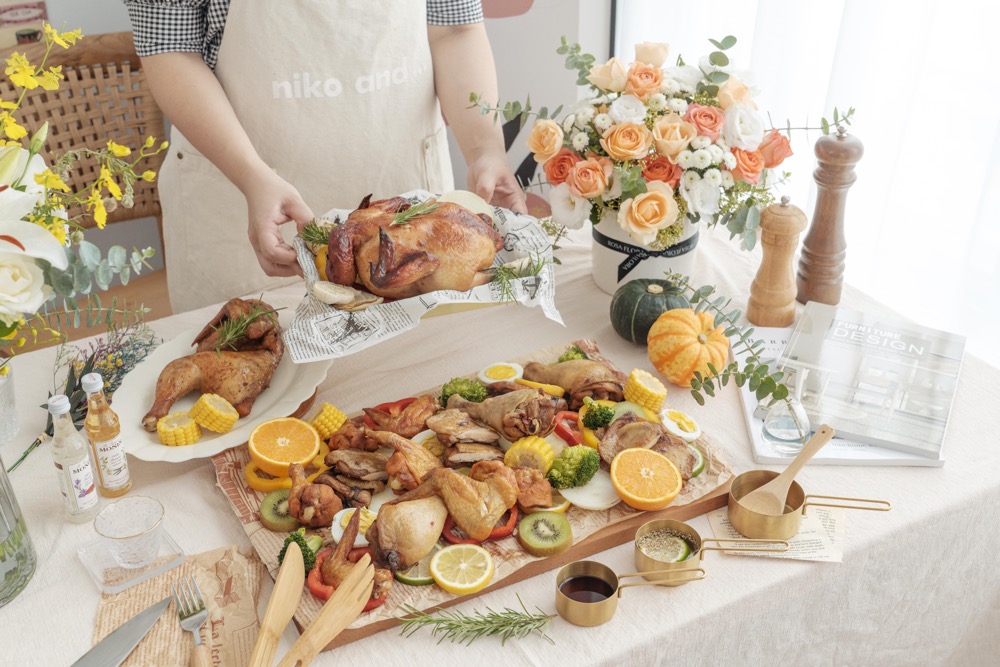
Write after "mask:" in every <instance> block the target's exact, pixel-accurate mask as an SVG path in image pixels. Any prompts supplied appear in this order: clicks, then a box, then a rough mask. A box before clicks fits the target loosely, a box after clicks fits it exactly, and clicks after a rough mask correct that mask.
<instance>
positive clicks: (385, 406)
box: [365, 396, 417, 429]
mask: <svg viewBox="0 0 1000 667" xmlns="http://www.w3.org/2000/svg"><path fill="white" fill-rule="evenodd" d="M415 400H417V397H416V396H411V397H410V398H401V399H399V400H398V401H392V402H389V403H380V404H379V405H376V406H375V407H374V408H372V409H373V410H381V411H382V412H388V413H389V414H390V415H392V416H393V417H395V416H396V415H398V414H399V413H401V412H402V411H403V409H404V408H405V407H406V406H408V405H409V404H410V403H412V402H413V401H415ZM365 426H367V427H368V428H372V429H373V428H375V422H373V421H372V419H371V417H369V416H368V415H365Z"/></svg>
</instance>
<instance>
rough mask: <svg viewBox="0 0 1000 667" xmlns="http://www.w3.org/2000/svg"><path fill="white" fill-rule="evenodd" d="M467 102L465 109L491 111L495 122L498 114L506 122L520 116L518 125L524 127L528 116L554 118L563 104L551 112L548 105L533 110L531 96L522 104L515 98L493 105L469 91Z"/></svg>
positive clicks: (483, 113) (485, 112) (482, 113)
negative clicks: (511, 100)
mask: <svg viewBox="0 0 1000 667" xmlns="http://www.w3.org/2000/svg"><path fill="white" fill-rule="evenodd" d="M469 102H470V103H471V104H469V106H468V107H466V108H467V109H479V113H480V114H481V115H483V116H485V115H487V114H489V113H491V112H492V114H493V121H494V122H496V121H497V119H498V118H499V116H500V115H501V114H502V115H503V119H504V121H506V122H508V123H509V122H510V121H512V120H514V119H515V118H520V122H521V124H520V127H524V124H525V123H526V122H527V121H528V117H529V116H537V117H538V118H539V119H541V120H544V119H546V118H555V117H556V116H558V115H559V113H560V112H561V111H562V108H563V105H561V104H560V105H559V106H558V107H556V108H555V109H553V110H552V111H551V112H550V111H549V108H548V107H542V108H541V109H539V110H538V111H533V110H532V108H531V96H528V99H526V100H525V101H524V104H523V105H522V104H521V102H519V101H517V100H515V101H513V102H504V104H503V106H501V105H500V102H497V103H496V104H495V105H494V104H490V103H489V102H487V101H486V100H484V99H483V97H482V96H481V95H480V94H479V93H471V94H470V95H469Z"/></svg>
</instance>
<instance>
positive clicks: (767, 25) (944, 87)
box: [615, 0, 1000, 366]
mask: <svg viewBox="0 0 1000 667" xmlns="http://www.w3.org/2000/svg"><path fill="white" fill-rule="evenodd" d="M616 18H617V21H616V26H617V28H616V35H615V55H617V56H618V57H619V58H622V59H623V60H625V61H626V62H631V61H632V60H633V58H634V50H633V46H634V45H635V43H637V42H641V41H657V42H667V43H668V44H670V46H671V55H670V59H669V60H670V61H671V63H672V62H673V60H674V59H676V57H677V55H678V54H680V55H683V56H684V59H685V61H686V62H688V63H692V64H694V63H696V62H697V60H698V58H699V57H700V56H702V55H707V54H708V53H709V52H710V51H712V50H714V47H712V46H711V44H709V42H708V41H707V40H708V38H713V39H716V40H720V39H721V38H722V37H723V36H725V35H734V36H735V37H736V38H737V39H738V42H737V44H736V46H735V47H733V49H731V50H730V51H729V52H728V54H729V55H730V58H731V60H732V67H733V69H734V71H735V72H739V71H740V70H749V71H750V72H751V73H752V74H753V77H752V82H753V83H754V85H755V86H756V87H757V88H759V91H760V92H759V95H758V96H757V97H756V100H757V102H758V104H759V106H760V109H761V110H762V112H765V113H769V114H770V119H771V121H772V122H773V124H774V126H775V127H779V128H782V127H784V126H785V125H786V120H787V121H790V122H791V125H792V127H801V126H804V125H810V126H813V127H818V126H819V121H820V118H821V117H822V116H824V115H825V116H826V117H827V118H832V112H833V108H834V106H836V107H838V108H839V109H840V110H841V111H844V110H845V109H847V108H848V107H850V106H853V107H855V109H856V110H857V111H856V114H855V116H854V118H853V120H852V124H851V125H850V127H849V128H848V131H849V132H850V133H852V134H854V135H855V136H857V137H858V138H859V139H861V141H862V142H863V143H864V147H865V155H864V158H863V159H862V160H861V162H860V163H859V164H858V167H857V176H858V179H857V182H856V183H855V184H854V186H853V187H852V188H851V190H850V191H849V193H848V197H847V217H846V235H847V243H848V246H847V269H846V280H847V281H848V282H850V283H851V284H853V285H855V286H857V287H859V288H861V289H862V290H864V291H865V292H867V293H869V294H871V295H873V296H875V297H876V298H878V299H879V300H881V301H882V302H883V303H885V304H886V305H887V306H889V307H890V308H892V309H894V310H896V311H898V312H900V313H902V314H903V315H906V316H907V317H909V318H911V319H913V320H915V321H917V322H919V323H920V324H923V325H926V326H932V327H937V328H941V329H945V330H950V331H954V332H956V333H961V334H965V335H967V336H969V347H968V348H967V349H968V350H969V351H970V352H971V353H973V354H976V355H978V356H981V357H984V358H986V359H987V360H988V361H990V363H992V364H993V365H996V366H1000V346H997V345H996V344H995V342H994V341H993V338H994V336H991V335H990V334H991V333H992V331H991V330H994V329H996V328H997V326H998V325H1000V297H998V296H997V295H998V294H1000V133H998V129H1000V75H998V73H997V65H996V46H995V44H996V42H995V31H996V26H997V25H998V19H1000V4H998V3H993V2H987V1H986V0H983V1H982V2H977V1H972V0H952V1H950V2H932V1H930V0H906V1H903V0H892V1H888V0H887V1H880V2H871V1H870V0H833V1H830V2H823V3H814V2H801V1H800V0H760V1H759V2H752V1H747V0H709V1H706V2H701V3H695V2H676V1H673V0H671V1H670V2H663V1H662V0H659V1H657V0H627V1H626V0H621V1H620V2H618V3H617V17H616ZM819 136H820V133H819V132H818V131H811V132H805V131H799V130H793V131H792V134H791V140H792V145H793V149H794V151H795V155H794V156H793V158H790V159H789V160H788V161H786V162H785V163H784V164H783V165H782V170H785V169H787V170H788V171H790V172H792V178H791V180H790V181H789V182H788V183H786V184H784V185H782V186H781V189H780V190H779V192H778V194H779V195H782V194H787V195H789V196H790V197H791V199H792V203H794V204H796V205H797V206H799V207H800V208H802V210H803V211H805V213H806V215H807V216H808V217H810V218H811V217H812V213H813V207H814V205H815V197H816V187H815V184H814V182H813V179H812V172H813V170H814V169H815V166H816V161H815V156H814V154H813V145H814V143H815V141H816V139H817V138H818V137H819ZM718 233H724V232H723V230H718Z"/></svg>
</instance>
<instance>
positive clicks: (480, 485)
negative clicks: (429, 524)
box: [380, 461, 517, 540]
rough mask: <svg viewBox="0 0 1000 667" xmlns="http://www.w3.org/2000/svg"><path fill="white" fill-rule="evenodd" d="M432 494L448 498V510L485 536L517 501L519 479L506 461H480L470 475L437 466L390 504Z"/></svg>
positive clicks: (466, 527) (472, 531)
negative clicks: (413, 487) (421, 480)
mask: <svg viewBox="0 0 1000 667" xmlns="http://www.w3.org/2000/svg"><path fill="white" fill-rule="evenodd" d="M431 496H437V497H439V498H441V500H443V501H444V505H445V507H447V508H448V514H450V515H451V517H452V518H453V519H454V520H455V524H456V525H457V526H458V527H459V528H461V529H462V530H463V531H464V532H465V534H466V535H468V536H469V537H471V538H472V539H474V540H485V539H486V538H487V537H489V534H490V532H492V530H493V527H494V526H495V525H496V522H497V520H498V519H499V518H500V517H501V516H503V513H504V512H506V511H507V510H508V509H510V508H511V507H512V506H513V505H514V503H516V502H517V479H516V478H515V477H514V473H513V472H512V471H511V469H510V468H508V467H507V466H505V465H504V464H503V462H502V461H480V462H479V463H476V464H475V465H473V466H472V471H471V472H470V473H469V476H468V477H466V476H465V475H463V474H461V473H458V472H455V471H454V470H452V469H450V468H437V469H435V470H432V471H431V472H430V473H428V475H427V477H426V478H425V479H424V482H423V483H422V484H421V485H420V486H418V487H417V488H415V489H413V490H412V491H409V492H407V493H404V494H403V495H401V496H400V497H399V498H396V499H394V500H390V501H389V503H386V505H388V504H390V503H402V502H408V501H411V500H419V499H421V498H429V497H431ZM386 505H383V506H382V508H383V509H384V508H385V507H386ZM380 513H381V511H380Z"/></svg>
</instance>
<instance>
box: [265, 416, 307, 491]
mask: <svg viewBox="0 0 1000 667" xmlns="http://www.w3.org/2000/svg"><path fill="white" fill-rule="evenodd" d="M319 445H320V437H319V432H318V431H317V430H316V429H315V428H313V426H311V425H310V424H307V423H306V422H304V421H302V420H301V419H295V418H294V417H282V418H280V419H271V420H268V421H266V422H264V423H262V424H259V425H258V426H257V428H255V429H254V430H253V432H252V433H251V434H250V439H249V440H248V441H247V446H248V447H249V449H250V458H252V459H253V460H254V463H256V464H257V466H258V467H259V468H260V469H261V470H263V471H264V472H266V473H267V474H269V475H274V476H275V477H287V476H288V466H289V465H290V464H292V463H298V464H300V465H302V466H306V465H308V464H309V462H310V461H312V460H313V458H314V457H315V456H316V454H318V453H319Z"/></svg>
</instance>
